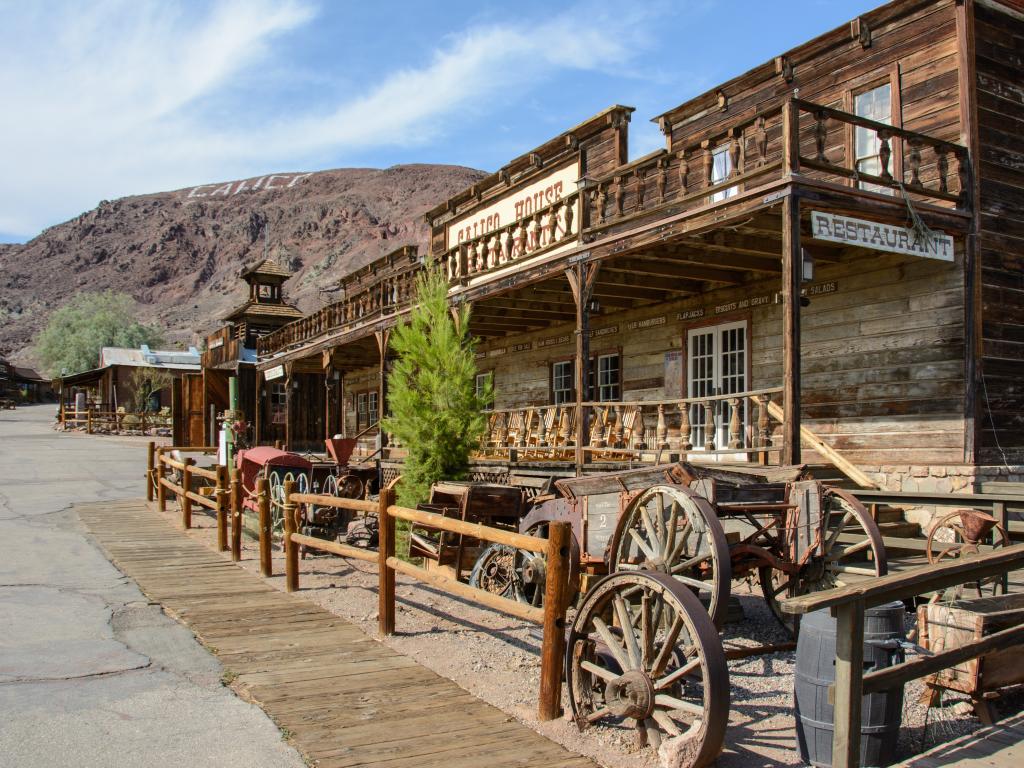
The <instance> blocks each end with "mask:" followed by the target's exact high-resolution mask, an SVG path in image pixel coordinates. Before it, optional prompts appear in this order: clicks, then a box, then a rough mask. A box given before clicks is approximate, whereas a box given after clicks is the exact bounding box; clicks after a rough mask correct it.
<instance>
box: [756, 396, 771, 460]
mask: <svg viewBox="0 0 1024 768" xmlns="http://www.w3.org/2000/svg"><path fill="white" fill-rule="evenodd" d="M769 399H770V398H769V397H768V395H758V396H757V447H758V448H767V447H768V444H769V434H768V401H769Z"/></svg>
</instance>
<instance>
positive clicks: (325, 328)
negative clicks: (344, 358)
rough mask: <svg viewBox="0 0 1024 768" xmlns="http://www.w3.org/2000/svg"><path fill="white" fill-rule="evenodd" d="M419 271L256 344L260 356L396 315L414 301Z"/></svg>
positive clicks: (390, 280)
mask: <svg viewBox="0 0 1024 768" xmlns="http://www.w3.org/2000/svg"><path fill="white" fill-rule="evenodd" d="M416 272H417V270H415V269H410V270H407V271H405V272H402V273H399V274H396V275H389V276H387V277H384V278H382V279H381V280H380V281H379V282H378V283H376V284H374V285H372V286H370V287H369V288H366V289H365V290H363V291H360V292H359V293H356V294H353V295H352V296H349V297H347V298H345V299H343V300H341V301H336V302H334V303H333V304H329V305H327V306H326V307H323V308H322V309H318V310H317V311H316V312H313V313H312V314H310V315H307V316H306V317H304V318H302V319H301V320H296V321H294V322H292V323H289V324H288V325H286V326H284V327H283V328H279V329H278V330H276V331H274V332H273V333H268V334H267V335H266V336H264V337H263V338H261V339H259V340H258V341H257V342H256V352H257V354H258V355H259V356H260V357H269V356H270V355H274V354H277V353H279V352H284V351H286V350H288V349H291V348H292V347H297V346H300V345H302V344H305V343H307V342H309V341H313V340H315V339H317V338H319V337H321V336H324V335H326V334H328V333H334V332H340V331H342V330H344V329H347V328H355V327H358V326H360V325H363V324H365V323H369V322H371V321H374V320H379V319H381V318H382V317H386V316H388V315H391V314H394V313H395V312H397V311H398V310H400V309H402V308H404V307H406V306H408V304H409V303H410V301H411V300H412V296H413V293H414V286H415V280H416Z"/></svg>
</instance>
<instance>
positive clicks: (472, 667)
mask: <svg viewBox="0 0 1024 768" xmlns="http://www.w3.org/2000/svg"><path fill="white" fill-rule="evenodd" d="M173 510H174V506H173V505H170V506H169V512H168V516H169V517H170V516H172V515H173ZM173 516H174V519H175V520H176V519H177V518H176V515H173ZM193 524H194V525H195V526H196V528H195V529H194V530H193V531H192V533H191V535H193V536H195V537H197V538H199V539H201V540H202V541H204V543H206V544H207V545H208V546H210V547H211V548H212V547H215V546H216V528H215V522H214V520H213V519H212V518H210V517H208V516H206V515H202V514H197V513H194V514H193ZM258 557H259V555H258V552H257V548H256V543H255V542H254V541H252V540H249V539H245V540H243V553H242V563H241V565H242V566H243V567H245V568H247V569H249V570H251V571H253V572H258V567H259V563H258ZM300 568H301V577H300V586H301V595H302V596H303V597H304V598H306V599H309V600H312V601H314V602H315V603H317V604H318V605H321V606H323V607H324V608H326V609H328V610H330V611H332V612H333V613H335V614H337V615H338V616H342V617H344V618H346V619H349V620H350V621H352V622H353V623H355V624H357V625H359V626H360V627H361V628H362V629H363V630H364V631H365V632H366V633H367V634H368V635H370V636H373V637H376V636H377V589H376V586H377V569H376V567H375V566H374V565H372V564H369V563H364V562H359V561H352V560H345V559H342V558H337V557H333V556H310V557H307V558H306V559H305V560H302V561H301V563H300ZM274 573H275V575H274V576H273V577H272V578H271V579H270V582H271V583H272V584H273V585H274V586H275V587H277V588H278V589H281V590H283V589H284V588H285V584H284V576H283V574H284V557H283V553H282V552H281V551H280V549H279V547H277V546H275V547H274ZM733 593H734V594H736V595H738V599H739V602H740V604H741V605H742V608H743V612H744V616H745V618H744V619H743V620H742V621H738V622H735V623H731V624H728V625H727V626H726V629H725V632H724V633H723V634H724V639H725V641H726V642H727V643H728V644H731V645H758V644H770V643H781V642H784V641H785V640H786V639H787V637H786V635H785V633H784V632H783V630H782V629H781V628H780V627H779V626H778V624H777V623H776V622H775V620H774V618H773V617H772V616H771V614H770V613H769V611H768V609H767V607H766V605H765V603H764V601H763V599H762V598H761V596H760V591H759V589H758V588H757V586H756V585H748V584H746V583H743V582H736V583H734V585H733ZM396 597H397V600H398V605H397V612H396V628H397V634H396V635H394V636H392V637H388V638H384V642H385V643H387V645H389V646H391V647H392V648H394V649H396V650H398V651H400V652H402V653H404V654H406V655H408V656H410V657H411V658H413V659H415V660H416V661H417V662H419V663H420V664H422V665H423V666H425V667H427V668H429V669H431V670H433V671H435V672H437V673H438V674H440V675H443V676H445V677H447V678H449V679H451V680H453V681H455V682H456V683H458V684H459V685H460V686H462V687H463V688H465V689H466V690H468V691H470V692H471V693H473V694H474V695H476V696H478V697H479V698H481V699H483V700H484V701H486V702H488V703H490V704H492V705H494V706H496V707H498V708H499V709H501V710H503V711H505V712H507V713H508V714H510V715H512V716H514V717H515V718H517V719H518V720H520V721H522V722H524V723H526V724H528V725H529V726H531V727H532V728H534V729H535V730H537V731H538V732H539V733H542V734H544V735H545V736H547V737H549V738H551V739H553V740H554V741H557V742H559V743H560V744H562V745H564V746H565V747H566V748H568V749H571V750H573V751H575V752H578V753H580V754H583V755H586V756H588V757H590V758H592V759H594V760H595V761H597V762H598V763H600V764H601V765H603V766H605V767H606V768H656V766H658V765H659V762H658V756H657V753H656V752H655V751H654V750H653V749H651V748H646V747H645V748H642V749H640V748H638V747H637V746H636V741H635V737H634V732H633V731H632V730H631V729H630V730H627V729H624V728H616V727H603V726H601V727H594V728H591V729H588V730H587V731H586V732H585V733H580V732H579V730H578V729H577V728H576V726H575V724H573V723H572V722H571V721H570V720H568V719H566V718H562V719H559V720H556V721H552V722H543V723H542V722H538V720H537V718H536V708H537V692H538V689H539V684H540V644H541V643H540V641H541V633H540V628H539V627H533V626H531V625H528V624H525V623H524V622H521V621H520V620H518V619H514V618H511V617H507V616H504V615H502V614H499V613H496V612H494V611H490V610H486V609H482V608H480V607H478V606H476V605H473V604H471V603H469V602H466V601H464V600H461V599H459V598H453V597H451V596H449V595H447V594H445V593H443V592H440V591H439V590H437V589H435V588H434V587H431V586H429V585H424V584H420V583H419V582H416V581H413V580H411V579H408V578H405V577H403V576H401V575H399V576H398V579H397V588H396ZM907 617H908V621H910V620H911V618H912V616H911V614H907ZM908 628H909V625H908ZM794 661H795V652H794V651H788V652H780V653H774V654H770V655H763V656H755V657H752V658H748V659H744V660H740V661H731V662H729V675H730V686H731V690H730V696H731V715H730V719H729V730H728V732H727V734H726V747H725V751H724V752H723V754H722V755H721V757H720V758H719V760H718V763H717V765H718V766H720V768H761V766H765V767H768V766H790V765H802V762H801V761H800V758H799V755H798V753H797V750H796V736H795V731H794V717H793V673H794ZM922 690H923V688H922V686H921V685H920V683H918V682H915V683H912V684H910V685H908V686H907V688H906V691H905V696H904V704H903V709H904V712H903V727H902V730H901V734H900V747H899V753H900V757H901V758H906V757H910V756H912V755H914V754H919V753H920V752H922V751H924V749H927V748H929V747H931V746H933V745H935V744H938V743H942V742H945V741H949V740H950V739H952V738H955V737H956V736H959V735H961V734H964V733H968V732H970V731H972V730H975V729H977V728H979V727H980V722H979V721H978V719H977V718H976V717H975V716H974V714H973V712H972V711H971V710H970V707H969V705H968V704H967V703H966V702H965V701H964V700H962V699H957V698H953V697H950V698H947V699H944V701H943V706H942V707H941V708H939V709H932V710H931V711H930V712H929V711H927V710H926V709H925V708H924V707H923V706H922V705H920V703H919V699H920V696H921V692H922ZM564 706H565V709H566V711H568V701H567V700H566V701H565V702H564ZM1020 706H1021V700H1020V699H1019V698H1018V697H1014V698H1013V699H1010V700H1006V701H1005V702H1004V707H1003V710H1004V711H1005V710H1006V709H1007V708H1013V709H1019V708H1020ZM926 717H927V728H926V727H925V726H926Z"/></svg>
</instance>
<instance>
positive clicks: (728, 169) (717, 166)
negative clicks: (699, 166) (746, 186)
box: [711, 144, 739, 203]
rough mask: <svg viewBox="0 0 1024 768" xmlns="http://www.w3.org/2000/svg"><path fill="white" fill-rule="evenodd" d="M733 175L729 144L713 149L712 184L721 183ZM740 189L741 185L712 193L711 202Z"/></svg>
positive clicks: (724, 197)
mask: <svg viewBox="0 0 1024 768" xmlns="http://www.w3.org/2000/svg"><path fill="white" fill-rule="evenodd" d="M731 175H732V155H731V154H730V153H729V145H728V144H723V145H722V146H720V147H716V148H715V149H713V150H712V151H711V184H712V186H714V185H715V184H721V183H722V182H723V181H727V180H728V179H729V177H730V176H731ZM738 191H739V187H726V188H725V189H723V190H721V191H719V192H715V193H714V194H713V195H711V202H712V203H717V202H719V201H720V200H725V199H726V198H728V197H732V196H733V195H735V194H736V193H737V192H738Z"/></svg>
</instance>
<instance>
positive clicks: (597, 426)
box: [590, 406, 608, 448]
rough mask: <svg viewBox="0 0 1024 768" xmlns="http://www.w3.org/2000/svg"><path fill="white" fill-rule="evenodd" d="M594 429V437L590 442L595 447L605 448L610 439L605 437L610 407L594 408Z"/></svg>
mask: <svg viewBox="0 0 1024 768" xmlns="http://www.w3.org/2000/svg"><path fill="white" fill-rule="evenodd" d="M594 422H595V423H594V430H593V435H594V437H593V439H592V440H591V441H590V444H591V445H593V446H594V447H595V448H604V447H605V446H606V445H608V441H607V440H606V439H605V433H604V429H605V425H606V424H607V423H608V407H607V406H605V407H604V408H595V409H594Z"/></svg>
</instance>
